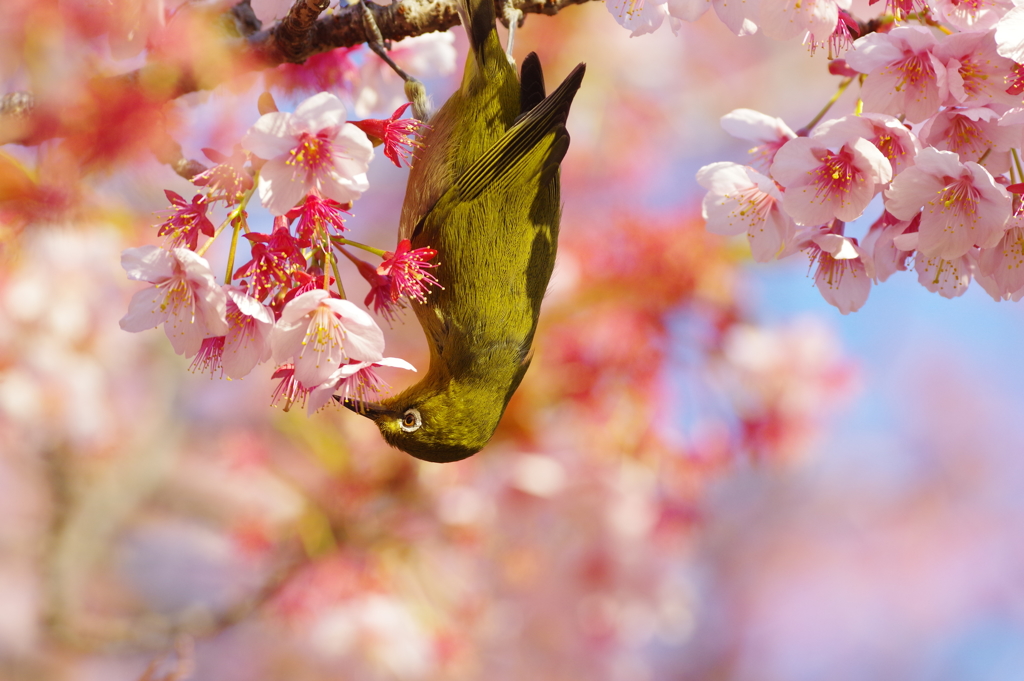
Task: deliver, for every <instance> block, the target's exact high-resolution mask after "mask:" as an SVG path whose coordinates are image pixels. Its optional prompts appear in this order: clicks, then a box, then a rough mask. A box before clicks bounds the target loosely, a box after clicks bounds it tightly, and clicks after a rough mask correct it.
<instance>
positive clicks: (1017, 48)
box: [995, 3, 1024, 64]
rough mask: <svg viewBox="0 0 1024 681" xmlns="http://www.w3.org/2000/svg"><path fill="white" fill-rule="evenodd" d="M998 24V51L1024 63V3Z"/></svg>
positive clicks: (996, 38) (996, 36)
mask: <svg viewBox="0 0 1024 681" xmlns="http://www.w3.org/2000/svg"><path fill="white" fill-rule="evenodd" d="M1015 5H1016V6H1015V7H1014V8H1013V9H1011V10H1010V11H1009V12H1007V13H1006V14H1005V15H1004V16H1003V18H1002V19H1000V20H999V23H998V24H996V32H995V41H996V52H998V53H999V55H1000V56H1001V57H1006V58H1007V59H1012V60H1013V61H1015V62H1017V63H1018V64H1021V63H1024V5H1017V4H1016V3H1015Z"/></svg>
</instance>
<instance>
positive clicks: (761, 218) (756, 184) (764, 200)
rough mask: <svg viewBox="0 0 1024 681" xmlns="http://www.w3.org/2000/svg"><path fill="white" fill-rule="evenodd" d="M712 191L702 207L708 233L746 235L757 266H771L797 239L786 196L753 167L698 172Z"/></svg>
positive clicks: (719, 167)
mask: <svg viewBox="0 0 1024 681" xmlns="http://www.w3.org/2000/svg"><path fill="white" fill-rule="evenodd" d="M697 182H698V183H700V185H701V186H702V187H704V188H705V189H707V190H708V193H707V195H706V196H705V197H704V202H703V204H702V212H703V217H704V219H705V220H706V221H707V230H708V231H709V232H712V233H714V234H724V235H727V236H734V235H737V234H744V233H746V235H747V239H748V240H749V241H750V251H751V254H752V255H753V258H754V260H756V261H757V262H768V261H770V260H773V259H775V258H776V257H778V255H779V252H780V251H782V249H783V248H784V247H785V245H786V244H787V243H788V242H790V241H791V240H792V239H793V235H794V233H795V231H796V228H795V226H794V224H793V220H792V219H791V218H790V217H789V216H788V215H787V214H786V213H784V212H783V211H782V209H781V203H782V193H781V192H780V191H779V190H778V188H777V187H776V186H775V183H774V182H772V181H771V180H770V179H769V178H767V177H765V176H764V175H762V174H761V173H759V172H757V171H756V170H754V169H753V168H751V167H749V166H741V165H739V164H736V163H725V162H719V163H712V164H711V165H707V166H704V167H703V168H701V169H700V170H699V171H697Z"/></svg>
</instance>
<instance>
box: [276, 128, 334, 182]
mask: <svg viewBox="0 0 1024 681" xmlns="http://www.w3.org/2000/svg"><path fill="white" fill-rule="evenodd" d="M328 132H329V131H327V130H321V131H320V132H318V133H317V134H315V135H314V134H313V133H311V132H304V133H302V136H301V137H299V143H298V145H297V146H296V147H295V148H294V149H292V150H291V151H290V152H288V160H287V161H286V163H287V164H288V165H290V166H292V167H293V168H294V172H295V175H296V176H302V177H304V179H311V178H314V177H319V176H321V175H324V174H327V173H328V171H329V169H330V168H331V166H332V165H333V156H334V149H333V145H332V144H331V140H330V138H329V136H328Z"/></svg>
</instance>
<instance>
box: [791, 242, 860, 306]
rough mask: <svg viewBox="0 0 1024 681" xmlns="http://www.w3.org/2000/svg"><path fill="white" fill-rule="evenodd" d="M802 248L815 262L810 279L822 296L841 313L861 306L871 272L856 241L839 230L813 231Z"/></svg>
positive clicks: (812, 261) (813, 262)
mask: <svg viewBox="0 0 1024 681" xmlns="http://www.w3.org/2000/svg"><path fill="white" fill-rule="evenodd" d="M806 250H807V253H808V255H809V256H810V258H811V263H812V265H813V264H817V266H818V268H817V269H816V270H815V272H814V283H815V285H816V286H817V287H818V290H819V291H820V292H821V295H822V297H823V298H824V299H825V300H826V301H827V302H828V303H829V304H830V305H834V306H835V307H836V308H837V309H838V310H839V311H840V312H841V313H843V314H850V313H851V312H856V311H857V310H859V309H860V308H861V307H863V305H864V303H865V302H867V299H868V294H869V293H871V275H870V273H869V272H868V268H867V264H868V263H867V261H866V260H865V257H864V255H865V254H864V252H863V251H862V250H861V249H860V247H859V246H858V245H857V242H856V241H855V240H853V239H850V238H847V237H845V236H842V235H839V234H833V233H817V234H814V235H813V236H812V237H811V238H810V241H809V243H808V244H807V246H806Z"/></svg>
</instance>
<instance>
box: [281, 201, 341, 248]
mask: <svg viewBox="0 0 1024 681" xmlns="http://www.w3.org/2000/svg"><path fill="white" fill-rule="evenodd" d="M342 213H348V210H346V208H345V206H343V205H342V204H340V203H338V202H337V201H334V200H332V199H325V198H322V197H321V196H320V195H319V194H317V193H316V192H313V193H311V194H310V195H309V196H307V197H306V200H305V201H303V202H302V205H301V206H299V207H296V208H293V209H292V210H290V211H288V214H287V216H286V217H287V219H289V220H291V219H294V218H296V217H297V218H298V219H299V221H298V222H297V223H296V225H295V235H296V237H298V238H297V239H296V243H297V244H298V245H300V246H303V247H309V246H313V245H316V246H318V247H321V248H322V247H323V245H324V244H325V243H326V242H327V240H328V239H330V237H331V234H332V233H333V234H341V233H342V232H346V231H348V227H346V226H345V219H344V218H343V217H342ZM285 232H286V233H287V228H285ZM289 234H290V233H289Z"/></svg>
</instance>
